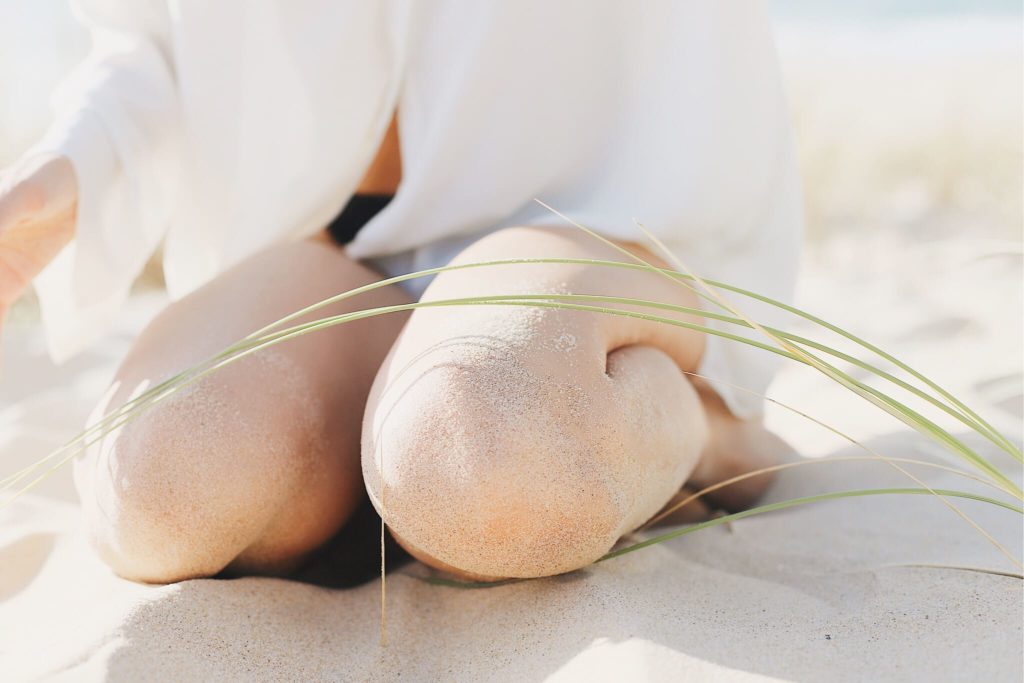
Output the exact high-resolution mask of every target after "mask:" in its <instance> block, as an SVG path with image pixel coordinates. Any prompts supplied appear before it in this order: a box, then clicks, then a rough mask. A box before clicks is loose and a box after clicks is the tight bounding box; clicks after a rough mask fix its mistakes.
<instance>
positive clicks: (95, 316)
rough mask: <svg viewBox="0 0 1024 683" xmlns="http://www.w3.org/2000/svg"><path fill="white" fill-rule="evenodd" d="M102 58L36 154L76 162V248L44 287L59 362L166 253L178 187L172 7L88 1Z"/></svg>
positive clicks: (153, 0)
mask: <svg viewBox="0 0 1024 683" xmlns="http://www.w3.org/2000/svg"><path fill="white" fill-rule="evenodd" d="M75 13H76V16H77V17H78V19H79V20H80V21H81V22H82V23H83V24H85V26H86V27H87V28H88V29H89V30H90V32H91V35H92V39H93V49H92V53H91V54H90V56H89V57H88V58H87V59H86V60H85V62H83V63H82V64H81V65H79V66H78V67H77V68H76V69H75V70H74V71H73V72H72V74H71V75H70V76H69V78H68V79H67V80H66V81H65V82H64V83H62V84H61V86H60V87H59V88H58V89H57V91H56V92H55V93H54V97H53V101H52V104H53V108H54V110H55V114H56V119H55V122H54V123H53V125H52V126H51V128H50V129H49V131H48V132H47V134H46V135H45V137H44V138H43V140H41V141H40V142H39V143H38V144H37V145H36V146H35V147H34V148H33V149H32V150H30V152H29V156H33V155H35V154H38V153H49V154H54V153H55V154H60V155H64V156H66V157H68V158H69V159H70V161H71V163H72V165H73V167H74V169H75V173H76V176H77V179H78V187H79V195H78V212H77V222H76V229H75V239H74V240H73V241H72V243H71V244H69V245H68V247H67V248H65V249H64V250H63V251H62V252H61V253H60V254H59V255H58V256H57V258H56V259H55V260H54V261H53V262H52V263H51V264H50V265H49V266H48V267H47V268H46V269H45V270H44V271H43V272H42V273H41V274H40V275H39V277H37V278H36V281H35V287H36V292H37V294H38V296H39V301H40V308H41V311H42V318H43V323H44V325H45V327H46V331H47V339H48V344H49V349H50V355H51V356H52V357H53V358H54V360H57V361H60V360H63V359H65V358H67V357H68V356H70V355H72V354H74V353H76V352H77V351H79V350H81V349H82V348H83V347H85V346H86V345H87V344H89V343H91V342H92V341H94V340H95V339H96V338H98V337H99V336H100V335H101V334H103V333H104V332H105V331H106V330H107V328H108V327H109V325H110V323H111V322H112V320H113V318H114V315H115V314H116V312H117V310H118V309H119V308H120V306H121V305H122V304H123V302H124V300H125V299H126V297H127V295H128V292H129V290H130V288H131V285H132V282H133V281H134V280H135V278H136V277H137V276H138V274H139V273H140V272H141V270H142V269H143V267H144V266H145V264H146V262H147V260H148V259H149V257H150V256H151V255H152V254H153V252H154V251H155V250H156V248H157V246H158V245H159V243H160V241H161V239H162V238H163V235H164V233H165V232H166V230H167V225H168V222H169V219H170V213H171V209H172V207H173V206H174V195H175V193H176V189H177V186H178V184H179V156H180V152H181V148H180V144H179V137H180V130H179V129H180V112H179V102H178V90H177V84H176V82H175V76H174V71H173V67H172V63H171V59H170V56H169V50H170V17H169V14H168V10H167V6H166V4H165V3H164V2H163V1H161V0H77V2H75Z"/></svg>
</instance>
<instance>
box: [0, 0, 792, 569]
mask: <svg viewBox="0 0 1024 683" xmlns="http://www.w3.org/2000/svg"><path fill="white" fill-rule="evenodd" d="M80 4H81V8H80V9H81V12H80V15H81V16H82V18H83V19H84V20H86V21H87V22H89V23H90V24H91V26H92V27H93V29H94V35H95V39H96V40H95V50H94V53H93V55H92V56H91V57H90V59H89V60H88V61H87V62H86V63H85V64H83V65H82V67H81V68H80V69H79V70H78V71H77V72H76V74H75V75H74V76H73V77H72V78H71V80H70V81H69V83H68V84H66V85H65V86H64V87H63V88H62V89H61V90H60V91H59V93H58V97H57V98H56V99H55V102H56V106H57V110H58V112H57V113H58V117H57V119H56V122H55V123H54V125H53V126H52V128H51V130H50V132H49V133H48V135H47V136H46V137H45V138H44V139H43V140H42V141H41V142H40V143H39V144H38V145H37V146H36V147H35V148H34V149H33V150H31V151H30V152H29V153H28V154H27V155H26V156H25V158H24V159H23V160H22V162H21V163H19V164H17V165H16V166H15V167H14V168H12V169H9V170H8V171H7V173H6V174H5V178H4V184H3V189H2V190H0V314H2V313H3V312H4V311H6V309H7V308H8V307H9V306H10V305H11V303H12V302H13V301H14V300H15V299H16V298H17V297H18V296H19V295H20V294H21V293H22V292H23V291H24V290H25V289H26V288H27V287H28V286H29V284H30V283H31V282H33V281H34V282H35V285H36V288H37V291H38V294H39V298H40V303H41V306H42V313H43V319H44V322H45V324H46V325H47V328H48V332H49V339H50V344H51V350H52V352H53V354H54V355H55V356H56V357H58V358H60V357H65V356H67V355H69V354H71V353H73V352H75V351H77V350H78V349H80V348H81V347H82V346H84V345H85V344H87V343H89V342H91V341H92V340H93V339H95V338H96V337H97V336H98V335H99V334H100V333H101V332H102V331H103V330H104V328H105V325H106V323H108V322H109V321H110V320H111V318H112V317H113V316H114V315H115V314H116V310H117V308H118V306H119V305H120V304H121V303H122V302H123V301H124V299H125V297H126V296H127V294H128V291H129V288H130V286H131V283H132V281H133V280H134V278H135V277H136V276H137V275H138V273H139V272H140V271H141V269H142V268H143V266H144V265H145V263H146V262H147V260H148V259H149V258H150V257H151V255H152V254H153V253H154V251H155V250H156V249H157V247H158V246H159V245H161V244H163V250H164V251H163V258H164V270H165V274H166V278H167V285H168V289H169V291H170V293H171V295H172V298H174V299H175V302H174V303H172V304H170V305H169V306H168V307H167V308H166V310H164V311H163V313H161V314H160V315H159V316H158V317H157V318H156V319H155V320H154V321H153V322H152V323H151V324H150V325H149V326H148V328H147V329H146V330H145V331H144V332H143V333H142V334H141V336H140V337H139V338H138V340H137V341H136V342H135V345H134V347H133V348H132V350H131V351H130V353H129V354H128V356H127V358H125V360H124V362H123V364H122V366H121V367H120V369H119V370H118V372H117V375H116V377H115V378H114V381H113V383H112V385H111V387H110V389H109V391H108V392H107V394H106V395H105V396H104V398H103V400H102V401H101V403H100V405H99V406H98V408H97V412H96V417H99V416H101V415H103V414H105V413H106V412H108V411H110V410H112V409H114V408H116V407H117V406H119V405H121V404H122V403H124V402H125V401H128V400H130V399H131V398H133V397H134V396H138V395H139V394H140V393H142V392H143V391H145V390H146V389H147V388H150V387H152V386H154V385H155V384H157V383H159V382H160V381H161V380H163V379H165V378H167V377H168V376H170V375H172V374H174V373H176V372H179V371H181V370H183V369H185V368H187V367H189V366H191V365H193V364H195V363H197V362H199V361H202V360H204V359H206V358H208V357H210V356H211V355H213V354H215V353H217V352H218V351H220V350H221V349H223V348H224V347H226V346H228V345H229V344H231V343H232V342H235V341H237V340H238V339H240V338H242V337H244V336H245V335H247V334H249V333H251V332H253V331H254V330H257V329H259V328H261V327H263V326H264V325H267V324H269V323H271V322H273V321H275V320H277V319H278V318H281V317H283V316H285V315H287V314H289V313H291V312H293V311H296V310H298V309H301V308H303V307H305V306H307V305H310V304H312V303H314V302H317V301H319V300H322V299H325V298H327V297H329V296H331V295H334V294H337V293H340V292H343V291H346V290H349V289H352V288H354V287H358V286H361V285H365V284H367V283H370V282H374V281H376V280H379V279H381V278H382V277H385V276H391V275H395V274H399V273H406V272H411V271H415V270H421V269H425V268H431V267H435V266H440V265H445V264H447V263H449V262H452V263H470V262H477V261H486V260H494V259H509V258H518V257H524V258H569V259H611V260H623V257H622V255H621V254H619V253H618V252H617V251H615V250H614V249H612V248H611V247H609V246H608V245H606V244H603V243H602V242H600V241H598V240H596V239H594V238H593V237H591V236H588V235H586V234H584V233H583V232H580V231H577V230H575V229H573V228H571V227H566V226H565V224H564V223H563V222H562V221H561V220H560V219H558V218H557V217H556V216H554V215H553V214H551V213H550V212H548V211H546V210H545V209H543V208H542V207H541V206H539V205H538V204H536V203H535V202H533V201H532V200H533V199H534V198H535V197H539V198H542V199H543V200H545V201H546V202H548V203H549V204H551V205H552V206H554V207H556V208H557V209H559V210H560V211H562V212H564V213H565V214H567V215H569V216H571V217H573V218H574V219H576V220H578V221H580V222H581V223H583V224H585V225H588V226H590V227H591V228H593V229H594V230H596V231H597V232H598V233H600V234H602V235H604V236H605V237H607V238H609V239H611V240H613V241H615V242H616V243H617V244H618V245H620V246H622V247H625V248H626V249H628V250H629V251H631V252H633V253H635V254H638V255H640V256H642V257H643V258H645V259H646V260H648V261H651V262H654V263H661V262H660V261H658V259H657V257H656V256H655V255H654V254H652V253H650V252H648V251H646V250H645V249H644V248H643V247H641V246H639V245H637V244H635V243H633V242H634V241H635V240H637V238H638V233H637V232H636V230H635V228H634V227H633V222H632V216H634V215H636V216H639V217H642V219H643V220H644V223H645V224H646V225H648V226H649V227H650V229H651V230H652V231H653V232H654V233H655V234H656V235H657V236H658V237H659V238H660V239H661V240H662V241H664V242H665V243H666V244H667V245H669V247H670V248H671V249H672V250H673V251H674V252H675V253H676V254H677V255H679V256H680V257H681V258H682V259H683V260H684V261H685V262H686V263H688V264H689V265H690V267H692V268H693V269H694V270H696V271H697V272H698V273H700V274H702V275H705V276H707V277H713V278H717V279H720V280H725V281H729V282H731V283H733V284H736V285H740V286H744V287H748V288H750V289H754V290H756V291H758V292H760V293H763V294H765V295H767V296H772V297H774V298H777V299H785V298H786V297H787V296H788V295H789V293H790V290H791V289H792V285H793V277H794V270H795V260H796V255H797V254H796V252H797V242H798V237H799V227H800V212H799V190H798V187H797V182H796V171H795V165H794V162H793V154H792V149H791V140H790V134H789V128H788V124H787V115H786V110H785V105H784V101H783V98H782V95H781V88H780V84H779V78H778V75H777V73H776V65H775V56H774V52H773V47H772V43H771V39H770V36H769V32H768V22H767V18H766V16H765V14H764V10H763V8H762V7H761V6H760V4H759V3H748V2H737V3H712V2H704V3H687V2H674V1H673V0H647V1H645V2H627V1H626V0H620V1H616V0H602V1H599V2H594V1H592V0H564V1H561V2H556V3H551V2H544V1H541V0H482V1H481V0H474V1H472V2H468V1H460V0H434V1H433V2H360V3H337V2H330V1H328V0H317V1H315V2H304V3H299V4H288V3H280V2H273V1H271V0H256V1H247V2H245V3H242V2H231V3H224V2H220V3H208V2H196V1H189V0H182V1H181V2H178V3H173V8H171V9H169V7H168V4H165V3H162V2H158V1H155V0H154V1H152V2H129V1H128V0H122V1H117V0H107V1H106V2H102V1H83V2H81V3H80ZM172 10H173V11H172ZM339 209H341V211H340V213H339ZM332 217H334V218H333V220H332ZM325 226H327V228H326V229H325ZM426 285H427V282H426V280H425V279H418V280H411V281H407V282H404V283H402V284H401V285H390V286H388V287H385V288H381V289H376V290H373V291H372V292H368V293H366V294H363V295H360V296H357V297H354V298H351V299H346V300H344V301H342V302H339V303H336V304H334V305H333V306H331V307H329V308H327V309H326V310H323V311H320V312H319V315H336V314H341V313H345V312H350V311H355V310H361V309H366V308H371V307H376V306H386V305H392V304H402V303H406V302H410V301H414V300H416V299H420V300H423V301H429V300H442V299H451V298H459V297H466V296H482V295H492V294H495V295H500V294H567V293H574V294H600V295H615V296H619V297H631V298H643V299H654V300H659V301H663V302H666V303H671V304H678V305H682V306H688V307H697V306H698V301H697V297H696V295H695V294H694V293H693V292H691V291H689V290H687V289H685V288H683V287H679V286H675V285H674V283H673V282H671V281H669V280H668V279H666V278H662V277H658V276H657V275H655V274H652V273H649V272H641V271H625V270H621V269H608V268H601V267H599V266H596V265H588V264H578V263H577V264H551V263H548V264H518V265H505V266H495V267H487V268H477V269H469V270H460V271H450V272H445V273H442V274H441V275H438V276H437V277H436V278H434V279H433V281H432V282H430V283H429V286H426ZM424 288H425V289H424ZM754 312H755V313H756V314H757V316H758V317H759V318H760V319H762V320H764V321H766V322H771V320H772V315H771V313H770V311H764V310H761V309H754ZM678 317H679V318H680V319H683V320H690V321H696V320H697V318H693V317H690V318H687V317H686V316H683V315H681V314H679V315H678ZM306 319H311V317H307V318H306ZM765 356H766V354H760V353H759V352H758V351H757V350H756V349H755V350H751V349H749V348H748V347H746V346H743V345H739V344H733V345H730V344H728V343H723V342H721V340H720V339H719V338H715V337H705V336H704V335H703V334H702V333H700V332H696V331H693V330H690V329H686V328H683V327H675V326H668V325H661V324H658V323H654V322H649V321H646V320H642V319H637V318H627V317H620V316H607V315H601V314H597V313H592V312H583V311H571V310H558V309H552V308H529V307H513V306H481V307H438V308H425V309H417V310H416V311H415V312H413V313H412V314H411V315H408V316H407V315H406V314H404V313H395V314H391V315H384V316H378V317H373V318H368V319H365V320H360V321H357V322H353V323H350V324H346V325H339V326H335V327H331V328H327V329H324V330H321V331H318V332H316V333H315V334H309V335H306V336H303V337H300V338H298V339H295V340H292V341H289V342H287V343H285V344H281V345H278V346H274V347H272V348H269V349H266V350H263V351H261V352H259V353H256V354H254V355H252V356H249V357H247V358H245V359H244V360H242V361H240V362H238V363H234V364H232V365H230V366H227V367H226V368H224V369H222V370H220V371H218V372H217V373H214V374H211V375H208V376H206V377H204V378H203V379H202V380H200V381H199V382H197V383H196V384H194V385H192V386H190V387H189V388H187V389H185V390H183V391H181V392H179V393H178V394H176V395H174V396H173V397H172V398H170V399H168V400H166V401H163V402H161V403H160V404H158V405H156V406H155V407H153V408H152V409H150V410H148V411H147V412H145V413H143V414H142V415H141V416H140V417H138V418H137V419H135V420H133V421H131V422H130V423H128V424H127V425H125V426H123V427H121V428H119V429H116V430H114V431H111V432H110V433H108V434H107V435H106V436H105V438H104V439H103V440H102V441H101V442H100V443H98V444H96V445H94V446H93V447H91V448H90V449H89V450H88V452H87V453H85V454H84V456H83V457H81V458H80V459H79V460H78V461H77V462H76V468H75V477H76V483H77V486H78V489H79V492H80V494H81V497H82V504H83V514H84V515H85V520H86V525H87V529H88V532H89V535H90V538H91V540H92V542H93V543H94V545H95V547H96V548H97V550H98V552H99V553H100V555H101V556H102V557H103V559H104V560H105V561H106V562H108V563H109V564H110V565H111V567H113V569H114V570H115V571H116V572H118V573H119V574H121V575H122V576H125V577H128V578H131V579H136V580H140V581H148V582H168V581H177V580H181V579H186V578H191V577H200V576H211V575H215V574H218V573H221V572H228V573H233V574H239V573H259V574H287V573H290V572H293V571H296V570H297V569H299V568H300V567H301V566H302V565H303V563H305V562H307V561H308V559H309V558H310V557H311V556H312V555H313V553H314V551H315V550H316V549H317V548H319V547H321V546H322V545H323V544H324V543H325V542H327V541H328V540H329V539H331V538H332V537H334V536H335V535H336V534H337V533H338V531H339V529H342V527H343V526H344V525H345V524H346V522H347V521H349V520H350V519H351V517H352V515H353V513H354V511H355V510H356V509H357V507H358V506H359V505H360V503H361V502H362V501H364V500H365V495H364V491H366V492H368V493H369V500H370V501H372V503H373V505H374V506H375V507H376V509H377V511H378V512H379V513H380V514H381V515H382V516H383V518H384V520H385V522H386V523H387V525H388V527H389V528H390V530H391V533H392V534H393V535H394V536H395V538H396V539H397V540H398V541H399V543H401V544H402V545H403V546H404V547H405V548H406V549H407V550H408V551H409V552H410V553H412V554H413V555H414V556H416V557H417V558H419V559H421V560H422V561H423V562H425V563H427V564H429V565H432V566H434V567H437V568H442V569H446V570H449V571H452V572H454V573H455V574H457V575H460V576H465V577H478V578H484V579H489V578H501V577H536V576H546V575H551V574H557V573H561V572H567V571H571V570H573V569H577V568H579V567H582V566H584V565H586V564H588V563H590V562H593V561H594V560H596V559H597V558H599V557H600V556H601V555H602V554H604V553H606V552H607V551H608V550H609V549H610V548H611V547H612V545H613V544H614V543H615V542H616V541H617V540H618V539H619V538H621V537H622V536H623V535H624V534H626V533H629V532H630V531H632V530H634V529H636V528H637V527H639V526H640V525H642V524H643V523H644V522H645V521H647V520H648V519H650V518H651V517H652V516H653V515H655V514H656V513H657V512H658V510H659V509H661V508H662V507H663V506H664V505H665V504H666V503H667V502H668V501H669V500H670V499H672V498H673V496H675V495H676V494H677V493H678V492H679V491H680V488H681V487H683V486H684V485H687V486H697V487H699V486H703V485H706V484H709V483H713V482H716V481H720V480H722V479H724V478H727V477H731V476H734V475H736V474H739V473H742V472H745V471H750V470H751V469H754V468H758V467H762V466H765V465H766V464H770V462H771V461H773V460H774V459H775V458H776V457H777V456H778V453H779V451H780V450H781V449H782V448H783V445H782V444H781V443H780V442H779V441H778V440H777V439H775V437H773V436H771V435H770V434H769V433H768V432H766V431H765V430H764V428H763V427H762V424H761V420H760V405H759V403H758V402H757V400H756V399H753V398H751V395H748V394H746V393H741V392H735V391H733V390H732V389H731V388H730V386H731V385H733V384H735V385H740V386H743V387H747V388H750V389H752V390H754V391H755V392H759V391H763V390H764V388H765V386H766V385H767V382H768V380H769V378H770V376H771V372H772V367H771V365H770V362H769V360H768V359H767V358H766V357H765ZM686 373H700V374H702V375H706V376H708V377H710V378H712V379H716V380H723V383H721V384H718V383H715V384H714V387H715V388H714V389H712V388H710V386H711V385H710V384H699V383H698V382H697V381H693V380H691V379H690V377H689V376H688V375H687V374H686ZM360 461H361V466H360ZM765 484H766V481H765V480H764V479H752V480H750V481H748V482H746V483H745V484H743V485H739V486H733V487H729V488H726V489H723V490H722V491H721V495H720V496H719V497H718V498H716V499H714V503H715V504H717V505H721V506H723V507H727V508H735V507H739V506H744V505H747V504H749V503H750V502H751V501H752V500H753V499H754V498H756V497H757V496H758V495H759V493H760V491H761V489H762V488H763V487H764V485H765Z"/></svg>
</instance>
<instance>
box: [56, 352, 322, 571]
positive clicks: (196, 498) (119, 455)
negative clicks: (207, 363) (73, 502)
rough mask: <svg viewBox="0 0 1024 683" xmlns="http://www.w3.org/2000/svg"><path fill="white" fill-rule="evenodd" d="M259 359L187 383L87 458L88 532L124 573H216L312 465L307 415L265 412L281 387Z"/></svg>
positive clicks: (83, 482)
mask: <svg viewBox="0 0 1024 683" xmlns="http://www.w3.org/2000/svg"><path fill="white" fill-rule="evenodd" d="M259 362H260V361H252V362H249V361H243V362H242V363H240V364H239V366H240V367H234V368H231V369H230V370H225V371H224V372H225V374H223V375H219V374H218V375H213V376H210V377H209V378H207V379H203V380H201V381H200V382H198V383H197V384H196V385H193V386H191V387H187V388H185V389H183V390H182V391H181V392H180V393H178V394H175V395H174V396H172V397H170V398H168V399H166V400H165V401H163V402H161V403H159V404H157V405H155V406H153V407H151V408H149V409H148V410H146V411H145V412H143V413H141V414H140V415H139V416H138V417H136V418H134V419H132V420H131V421H130V422H129V423H128V424H126V425H125V426H124V427H122V428H120V429H117V430H116V431H113V432H111V433H109V434H107V435H105V437H104V438H103V440H102V441H101V442H99V443H98V444H96V445H95V446H93V447H92V448H91V449H90V450H89V451H88V452H87V453H86V454H85V457H83V458H82V459H81V460H80V461H79V462H76V466H75V480H76V485H77V487H78V489H79V493H80V496H81V498H82V506H83V514H84V519H85V524H86V530H87V533H88V535H89V538H90V540H91V542H92V544H93V545H94V547H95V548H96V549H97V551H98V552H99V554H100V556H101V557H102V558H103V559H104V561H106V562H107V563H108V564H109V565H110V566H111V567H112V568H113V569H114V571H115V572H117V573H118V574H119V575H121V576H124V577H125V578H129V579H133V580H137V581H145V582H152V583H166V582H171V581H178V580H182V579H187V578H195V577H201V576H211V575H213V574H216V573H218V572H220V571H221V570H223V569H224V568H225V567H227V566H228V565H229V564H231V563H232V562H234V561H236V560H237V558H239V556H240V555H242V554H244V553H245V552H246V551H247V549H248V548H250V547H251V546H252V544H253V543H254V542H256V541H257V540H258V539H259V538H260V535H261V534H262V533H263V531H264V530H265V529H266V528H267V526H268V525H269V524H270V523H271V521H272V519H273V517H274V515H275V514H276V513H277V509H278V507H280V505H281V504H282V502H283V496H284V494H285V493H286V492H287V490H288V489H287V486H286V485H283V484H284V483H285V482H288V481H290V480H292V479H293V478H295V477H296V476H297V475H299V474H300V473H301V471H302V470H303V468H304V467H306V463H305V460H306V458H307V457H308V454H307V452H308V451H309V450H310V449H311V448H312V446H311V444H308V443H304V440H305V439H306V436H307V435H306V431H305V430H304V429H303V428H302V425H301V424H300V422H301V418H296V420H293V421H292V424H291V425H290V426H288V422H282V421H281V420H273V421H271V420H267V421H266V422H265V423H264V422H263V421H261V420H259V419H258V416H259V415H260V414H261V412H262V411H261V410H260V408H259V406H262V408H263V410H265V411H270V410H274V409H275V408H276V409H278V410H280V404H278V405H277V406H275V405H274V404H275V402H278V401H279V399H280V398H281V397H280V396H275V393H277V392H276V391H275V389H273V388H269V389H268V388H266V387H260V386H257V384H258V383H259V382H260V380H261V377H260V373H254V372H253V369H254V368H253V365H254V364H256V365H258V364H259ZM246 363H249V364H248V366H246V365H245V364H246ZM254 392H260V393H254ZM241 396H245V397H246V414H245V415H243V414H242V412H241V411H239V406H238V402H239V399H240V397H241ZM126 398H128V397H127V396H121V397H119V399H118V400H117V401H116V402H112V403H111V405H110V406H108V409H109V408H114V407H116V406H117V405H119V404H120V402H121V401H123V400H125V399H126ZM254 404H255V406H256V407H254ZM282 425H285V428H283V429H282V428H281V426H282Z"/></svg>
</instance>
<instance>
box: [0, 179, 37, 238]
mask: <svg viewBox="0 0 1024 683" xmlns="http://www.w3.org/2000/svg"><path fill="white" fill-rule="evenodd" d="M45 202H46V197H45V196H44V192H43V190H42V188H40V187H38V186H36V185H35V184H34V183H31V182H16V183H13V184H12V185H10V186H8V187H2V186H0V235H2V234H3V233H4V232H5V231H6V230H9V229H10V228H12V227H14V226H15V225H17V224H18V223H19V222H21V221H22V220H24V219H25V218H27V217H28V216H31V215H32V214H35V213H38V212H39V211H41V210H42V209H43V205H44V204H45Z"/></svg>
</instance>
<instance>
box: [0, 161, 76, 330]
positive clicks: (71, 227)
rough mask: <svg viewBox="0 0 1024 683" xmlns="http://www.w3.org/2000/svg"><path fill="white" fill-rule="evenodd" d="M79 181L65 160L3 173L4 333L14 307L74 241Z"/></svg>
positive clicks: (0, 318)
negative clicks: (6, 322)
mask: <svg viewBox="0 0 1024 683" xmlns="http://www.w3.org/2000/svg"><path fill="white" fill-rule="evenodd" d="M77 206H78V182H77V179H76V177H75V171H74V168H73V167H72V165H71V162H70V161H68V159H66V158H65V157H40V158H38V159H33V160H31V162H30V163H23V164H17V165H15V166H14V167H12V168H10V169H6V170H4V171H0V331H2V329H3V322H4V318H5V317H6V316H7V312H8V310H10V308H11V305H12V304H13V303H14V302H15V301H16V300H17V299H18V297H20V296H21V295H22V294H23V293H24V291H25V290H26V289H28V286H29V284H30V283H31V282H32V279H33V278H35V276H36V275H38V274H39V273H40V271H42V270H43V268H45V267H46V265H47V264H48V263H49V262H50V261H52V260H53V259H54V257H56V256H57V254H59V253H60V251H61V249H63V248H64V246H65V245H67V243H68V242H70V241H71V238H72V236H73V235H74V231H75V212H76V210H77Z"/></svg>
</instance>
